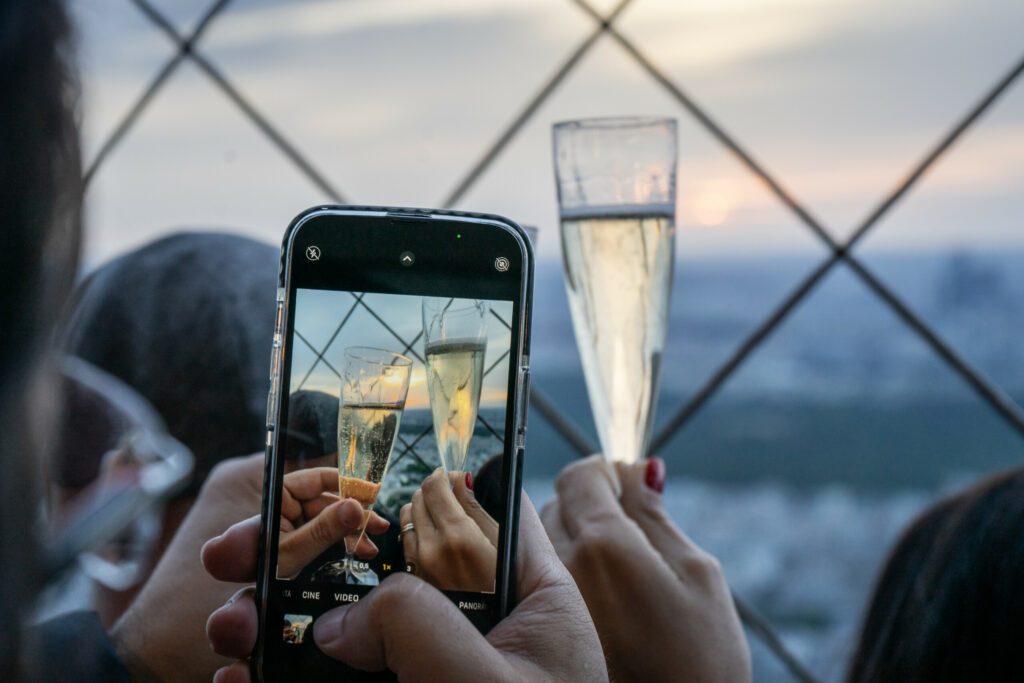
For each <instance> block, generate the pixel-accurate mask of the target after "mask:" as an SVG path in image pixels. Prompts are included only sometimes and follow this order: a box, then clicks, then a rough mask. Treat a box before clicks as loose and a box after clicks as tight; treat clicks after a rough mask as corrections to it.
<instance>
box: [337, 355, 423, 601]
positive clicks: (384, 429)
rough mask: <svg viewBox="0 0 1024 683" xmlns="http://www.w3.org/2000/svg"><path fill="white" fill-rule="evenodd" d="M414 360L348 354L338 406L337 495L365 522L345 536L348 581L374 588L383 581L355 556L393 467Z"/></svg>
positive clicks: (346, 580)
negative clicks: (349, 500) (360, 512)
mask: <svg viewBox="0 0 1024 683" xmlns="http://www.w3.org/2000/svg"><path fill="white" fill-rule="evenodd" d="M411 371H412V361H411V360H410V359H409V358H406V357H405V356H403V355H402V354H400V353H394V352H392V351H385V350H384V349H374V348H370V347H364V346H353V347H349V348H347V349H345V365H344V368H343V370H342V379H341V402H340V403H339V407H338V492H339V493H340V494H341V497H342V498H352V499H354V500H356V501H358V502H359V503H360V504H361V505H362V506H363V510H364V512H363V523H362V524H360V526H359V529H358V531H356V532H354V533H352V534H350V535H349V536H346V537H345V555H346V557H345V560H344V564H343V566H342V567H341V569H342V570H343V571H344V574H345V582H346V583H348V584H356V585H361V586H376V585H377V584H378V583H379V582H380V579H379V577H378V576H377V574H376V572H374V571H373V570H372V569H370V567H369V565H367V564H366V563H365V562H360V561H359V560H357V559H356V557H355V551H356V547H357V546H358V545H359V542H360V541H361V540H362V538H363V535H364V534H365V533H366V522H367V520H368V519H369V516H370V511H371V510H372V509H373V505H374V503H375V502H376V501H377V494H378V493H379V492H380V485H381V482H382V481H383V480H384V476H385V475H386V474H387V471H388V465H389V464H390V463H391V451H392V448H393V446H394V443H395V437H396V436H397V435H398V427H399V424H400V423H401V421H402V411H403V410H404V409H405V399H406V396H407V395H408V393H409V376H410V374H411Z"/></svg>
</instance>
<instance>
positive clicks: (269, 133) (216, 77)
mask: <svg viewBox="0 0 1024 683" xmlns="http://www.w3.org/2000/svg"><path fill="white" fill-rule="evenodd" d="M131 1H132V2H133V3H135V5H136V6H137V7H138V8H139V9H140V10H141V11H142V13H143V14H145V15H146V16H147V17H148V18H149V19H150V21H152V22H153V23H154V24H155V25H156V26H157V27H158V28H160V29H161V30H162V31H163V32H164V33H165V34H167V37H168V38H170V39H171V41H172V42H173V43H174V44H175V45H177V47H178V50H179V52H181V53H182V54H184V55H187V56H188V57H189V58H190V59H191V60H192V61H193V62H194V63H195V64H196V66H198V67H199V68H200V69H201V70H202V71H204V72H205V73H206V75H207V76H209V78H210V79H211V80H212V81H213V82H214V83H215V84H216V85H217V86H218V87H219V88H220V89H221V91H223V93H224V94H225V95H227V97H228V99H230V100H231V101H232V102H233V103H234V104H235V106H237V107H238V108H239V109H240V110H241V111H242V113H243V114H245V115H246V117H247V118H248V119H249V120H250V121H251V122H252V123H253V125H255V126H256V127H257V128H258V129H259V130H260V132H262V133H263V134H264V135H265V136H266V137H267V139H269V140H270V141H271V142H272V143H273V144H274V145H275V146H276V147H277V148H278V149H279V150H280V151H281V152H282V153H283V154H284V155H285V156H286V157H288V159H289V160H290V161H291V162H292V163H293V164H295V166H296V167H297V168H298V169H299V170H300V171H301V172H302V173H303V175H305V176H306V178H308V179H309V181H310V182H312V183H313V184H314V185H316V187H317V188H318V189H319V190H320V191H322V192H323V193H324V194H326V195H327V196H328V197H330V198H331V199H332V200H333V201H335V202H336V203H338V204H344V203H345V197H344V196H343V195H342V194H341V192H339V191H338V189H337V188H335V187H334V186H333V185H331V183H330V182H328V180H327V178H326V177H325V176H324V175H323V174H322V173H320V171H318V170H317V169H316V168H315V167H314V166H313V164H312V163H310V161H309V160H308V159H306V158H305V157H304V156H303V155H302V154H301V153H300V152H299V150H298V149H297V148H296V147H295V145H293V144H292V143H291V142H289V141H288V140H287V138H285V137H284V135H283V134H282V133H281V132H280V131H279V130H278V129H277V128H276V127H274V125H273V124H271V123H270V121H268V120H267V119H266V117H264V116H263V115H262V114H260V113H259V111H257V110H256V108H255V107H253V106H252V104H250V103H249V101H248V100H247V99H246V98H245V97H243V96H242V94H241V93H240V92H239V91H238V89H237V88H235V87H234V86H233V85H232V84H231V82H230V81H228V79H227V78H226V77H225V76H224V74H223V73H221V71H220V70H219V69H217V67H215V66H214V65H213V64H212V63H211V62H210V61H209V60H208V59H206V58H205V57H203V55H201V54H200V53H199V52H197V51H196V50H195V49H194V48H193V46H192V45H191V44H189V43H188V42H187V41H185V40H184V39H183V38H182V37H181V34H179V33H178V30H177V29H176V28H175V27H174V25H173V24H171V22H170V21H168V19H167V18H166V17H165V16H164V15H163V14H161V13H160V12H159V11H158V10H157V9H156V8H155V7H153V6H152V5H151V4H150V3H149V0H131Z"/></svg>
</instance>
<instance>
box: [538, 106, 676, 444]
mask: <svg viewBox="0 0 1024 683" xmlns="http://www.w3.org/2000/svg"><path fill="white" fill-rule="evenodd" d="M554 155H555V174H556V179H557V186H558V204H559V210H560V213H561V223H562V230H561V234H562V252H563V256H564V263H565V285H566V290H567V292H568V295H569V305H570V308H571V310H572V321H573V328H574V330H575V332H576V343H577V346H578V347H579V351H580V358H581V360H582V362H583V375H584V377H585V379H586V382H587V393H588V395H589V397H590V407H591V411H592V413H593V415H594V421H595V423H596V425H597V433H598V436H599V438H600V441H601V448H602V450H603V452H604V455H605V457H606V458H608V459H609V460H612V461H620V462H625V463H633V462H636V461H637V460H639V459H640V458H642V457H643V456H644V455H645V452H646V450H647V443H648V441H649V439H650V431H651V423H652V420H653V416H654V405H655V400H656V397H657V389H658V378H659V370H660V363H661V355H662V349H663V347H664V345H665V332H666V328H667V322H668V305H669V295H670V293H671V289H672V270H673V261H674V257H675V226H674V220H675V192H676V189H675V186H676V125H675V121H674V120H672V119H648V118H609V119H589V120H582V121H567V122H564V123H559V124H557V125H556V126H555V127H554Z"/></svg>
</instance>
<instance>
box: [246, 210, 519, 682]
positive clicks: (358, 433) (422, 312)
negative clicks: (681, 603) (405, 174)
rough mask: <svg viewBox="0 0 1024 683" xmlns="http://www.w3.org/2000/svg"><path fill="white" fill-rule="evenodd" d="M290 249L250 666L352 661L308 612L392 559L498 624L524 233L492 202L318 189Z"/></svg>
mask: <svg viewBox="0 0 1024 683" xmlns="http://www.w3.org/2000/svg"><path fill="white" fill-rule="evenodd" d="M281 263H282V271H281V277H280V288H279V290H278V316H277V324H276V326H275V335H274V352H273V355H272V360H271V376H272V379H271V387H272V388H271V394H270V399H269V401H268V409H267V470H266V471H267V478H266V482H265V485H264V503H263V514H262V526H261V556H260V565H259V568H260V571H259V576H258V581H257V592H256V603H257V605H258V607H259V615H260V629H259V639H258V645H257V648H256V652H255V656H254V658H253V662H254V672H255V673H256V674H257V676H258V677H259V678H260V679H261V680H265V681H279V680H293V679H295V678H312V677H317V676H321V675H327V676H338V675H343V674H344V673H345V671H344V670H343V669H342V668H341V667H340V666H339V665H338V664H337V663H335V662H333V661H332V660H330V659H329V658H327V657H325V656H324V654H323V653H322V652H321V651H320V650H319V649H318V648H317V647H316V646H315V645H314V644H313V642H312V638H311V633H312V631H313V629H314V628H316V623H318V621H319V620H320V619H321V618H322V615H324V614H325V613H326V612H327V611H328V610H330V609H332V608H334V607H336V606H338V605H346V604H354V603H357V602H359V601H361V600H366V599H369V597H370V596H372V595H374V591H376V590H377V588H376V587H377V586H378V585H380V584H381V583H382V582H383V581H384V580H385V579H386V578H387V577H389V576H392V575H396V574H401V575H413V576H415V577H417V578H418V579H422V580H423V581H426V582H427V583H429V584H430V585H431V586H433V587H434V588H436V589H439V590H441V591H443V592H444V593H443V594H444V596H445V598H446V599H447V600H448V601H449V609H450V608H454V609H456V610H458V611H460V612H461V613H462V614H463V615H464V617H463V620H464V621H465V622H466V625H467V626H469V627H470V628H475V629H476V630H477V631H479V632H480V633H487V632H488V631H489V630H490V629H491V628H493V627H494V625H495V624H497V623H498V622H499V621H500V620H501V619H502V618H503V617H504V616H505V615H506V614H508V612H509V610H510V609H511V607H512V605H513V604H514V602H515V597H516V593H515V580H514V576H513V573H512V566H513V563H514V561H515V555H516V539H517V538H518V536H517V534H516V529H517V524H518V513H519V505H518V501H519V492H520V485H519V481H520V477H521V469H522V457H523V446H524V439H525V427H526V424H525V417H526V397H527V387H528V377H529V368H528V354H529V316H530V294H531V291H532V275H533V263H532V250H531V247H530V243H529V239H528V238H527V237H526V235H525V233H524V232H523V231H522V229H521V228H519V227H518V226H516V225H515V224H514V223H512V222H511V221H508V220H507V219H503V218H500V217H497V216H484V215H475V214H464V213H456V212H440V211H430V210H421V209H384V208H375V207H321V208H317V209H312V210H310V211H307V212H306V213H304V214H302V215H300V216H299V217H298V218H296V220H295V221H294V222H293V223H292V225H291V226H290V227H289V229H288V231H287V233H286V235H285V240H284V247H283V251H282V261H281ZM474 481H475V484H476V485H475V486H473V485H472V484H473V482H474ZM391 590H394V589H391Z"/></svg>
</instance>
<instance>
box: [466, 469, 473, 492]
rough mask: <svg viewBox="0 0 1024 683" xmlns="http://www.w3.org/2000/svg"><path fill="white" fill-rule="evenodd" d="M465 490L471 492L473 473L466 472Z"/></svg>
mask: <svg viewBox="0 0 1024 683" xmlns="http://www.w3.org/2000/svg"><path fill="white" fill-rule="evenodd" d="M466 488H467V489H469V490H470V491H472V490H473V473H472V472H466Z"/></svg>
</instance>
